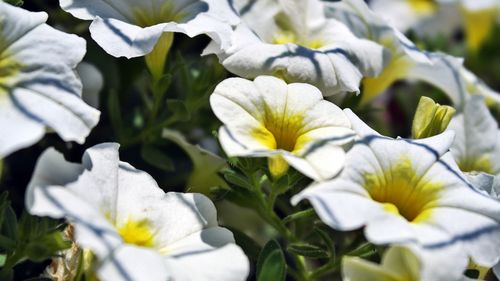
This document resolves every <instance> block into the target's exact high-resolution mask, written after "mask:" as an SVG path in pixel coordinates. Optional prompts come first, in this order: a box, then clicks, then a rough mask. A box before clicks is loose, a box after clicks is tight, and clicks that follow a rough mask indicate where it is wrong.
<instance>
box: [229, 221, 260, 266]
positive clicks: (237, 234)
mask: <svg viewBox="0 0 500 281" xmlns="http://www.w3.org/2000/svg"><path fill="white" fill-rule="evenodd" d="M226 228H228V229H229V230H231V232H232V233H233V236H234V240H235V242H236V244H237V245H238V246H240V247H241V249H243V251H244V252H245V255H246V256H247V257H248V259H249V260H250V263H251V264H255V263H256V262H257V259H258V257H259V253H260V252H261V250H262V249H261V247H260V246H259V244H258V243H257V242H255V241H254V240H253V239H252V238H250V237H249V236H248V235H246V234H245V233H243V232H242V231H239V230H238V229H236V228H233V227H227V226H226Z"/></svg>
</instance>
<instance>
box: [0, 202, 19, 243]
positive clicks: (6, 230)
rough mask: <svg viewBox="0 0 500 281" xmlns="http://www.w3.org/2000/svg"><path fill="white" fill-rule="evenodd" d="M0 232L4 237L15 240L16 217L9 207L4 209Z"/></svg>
mask: <svg viewBox="0 0 500 281" xmlns="http://www.w3.org/2000/svg"><path fill="white" fill-rule="evenodd" d="M1 230H2V231H1V234H3V235H4V236H5V237H7V238H9V239H12V240H17V217H16V213H14V210H12V208H11V207H10V206H7V208H6V209H5V213H4V218H3V223H2V228H1Z"/></svg>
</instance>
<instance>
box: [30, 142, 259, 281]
mask: <svg viewBox="0 0 500 281" xmlns="http://www.w3.org/2000/svg"><path fill="white" fill-rule="evenodd" d="M26 207H27V209H28V211H29V212H30V213H31V214H35V215H39V216H49V217H53V218H65V219H66V220H67V221H68V222H69V223H70V224H71V225H72V226H73V227H74V230H75V233H74V241H75V243H76V244H77V245H78V246H79V247H81V248H83V249H84V250H87V251H91V252H92V254H93V256H94V267H92V268H91V269H93V270H95V272H96V273H97V276H98V278H99V280H101V281H119V280H127V281H135V280H144V281H155V280H158V281H165V280H192V281H199V280H201V281H203V280H227V281H233V280H245V279H246V276H247V274H248V270H249V268H248V266H249V265H248V260H247V258H246V257H245V255H244V254H243V252H242V250H241V249H240V248H239V247H238V246H236V245H235V244H234V239H233V235H232V233H231V232H230V231H229V230H227V229H225V228H222V227H219V226H218V223H217V215H216V210H215V207H214V205H213V203H212V202H211V201H210V200H209V199H208V198H207V197H205V196H203V195H201V194H189V193H187V194H184V193H175V192H168V193H165V192H164V191H163V190H161V189H160V188H159V187H158V186H157V184H156V182H155V181H154V179H153V178H152V177H151V176H149V175H148V174H147V173H145V172H143V171H140V170H137V169H135V168H134V167H132V166H131V165H129V164H128V163H125V162H121V161H120V160H119V157H118V146H117V145H116V144H101V145H97V146H94V147H92V148H90V149H88V150H87V151H86V152H85V154H84V156H83V161H82V164H81V165H80V164H72V163H68V162H66V161H65V160H64V157H63V155H61V154H59V153H57V152H56V151H55V150H54V149H49V150H47V151H46V152H45V153H44V154H43V155H42V156H41V158H40V159H39V161H38V163H37V166H36V168H35V172H34V175H33V178H32V180H31V182H30V185H29V187H28V191H27V195H26ZM228 259H229V260H231V262H230V263H228V262H227V260H228Z"/></svg>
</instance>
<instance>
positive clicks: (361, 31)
mask: <svg viewBox="0 0 500 281" xmlns="http://www.w3.org/2000/svg"><path fill="white" fill-rule="evenodd" d="M328 6H329V9H327V14H328V15H329V16H330V17H333V18H337V19H339V20H341V21H342V22H344V23H346V24H348V25H349V27H350V28H351V30H353V31H354V32H355V34H356V35H357V36H359V37H361V38H367V39H370V40H373V41H375V42H378V43H380V44H382V45H384V46H385V47H386V48H387V49H388V50H389V51H390V55H389V56H387V57H386V63H385V68H384V70H383V72H382V73H381V74H380V75H379V76H377V77H374V78H370V77H368V78H365V79H364V80H363V96H362V103H368V102H369V101H371V100H372V99H373V98H375V97H377V96H378V95H379V94H381V93H383V92H384V91H385V90H386V89H387V88H388V87H389V86H391V85H392V84H393V83H394V82H396V81H398V80H403V79H417V80H422V81H425V82H427V83H430V84H432V85H434V86H435V87H437V88H439V89H441V90H442V91H443V92H445V93H446V94H447V95H448V97H449V98H450V99H451V100H452V102H453V103H454V104H455V105H461V104H462V103H463V100H464V97H465V96H466V94H467V88H466V87H467V85H466V83H465V81H463V80H464V78H463V77H462V76H461V75H462V74H461V71H462V68H463V66H462V62H463V61H462V59H459V58H454V57H451V56H448V55H446V54H441V53H428V52H424V51H421V50H420V49H418V48H417V47H416V46H415V45H414V44H413V43H412V42H410V41H409V40H408V38H406V37H405V36H404V35H403V34H402V33H401V32H399V31H398V30H397V29H396V28H394V27H393V26H392V25H390V24H389V23H388V22H387V21H386V20H384V19H383V18H382V17H380V16H378V15H377V14H375V13H374V12H373V11H372V10H370V8H369V7H368V6H367V5H366V4H365V3H364V2H363V1H362V0H345V1H341V2H336V3H330V4H328Z"/></svg>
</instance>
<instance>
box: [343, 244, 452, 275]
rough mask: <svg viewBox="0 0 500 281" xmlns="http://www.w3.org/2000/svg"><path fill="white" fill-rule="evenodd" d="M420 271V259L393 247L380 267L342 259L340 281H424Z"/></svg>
mask: <svg viewBox="0 0 500 281" xmlns="http://www.w3.org/2000/svg"><path fill="white" fill-rule="evenodd" d="M420 269H421V265H420V259H419V258H418V257H417V256H416V255H415V254H414V253H413V252H411V251H410V250H409V249H407V248H405V247H401V246H393V247H391V248H389V249H388V250H387V251H386V252H385V253H384V255H383V257H382V262H381V264H380V265H379V264H376V263H374V262H371V261H367V260H364V259H361V258H358V257H349V256H346V257H344V258H343V259H342V276H343V278H342V280H344V281H366V280H372V281H426V280H425V279H421V277H420ZM428 280H430V279H428ZM447 280H448V281H452V280H451V279H447Z"/></svg>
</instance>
